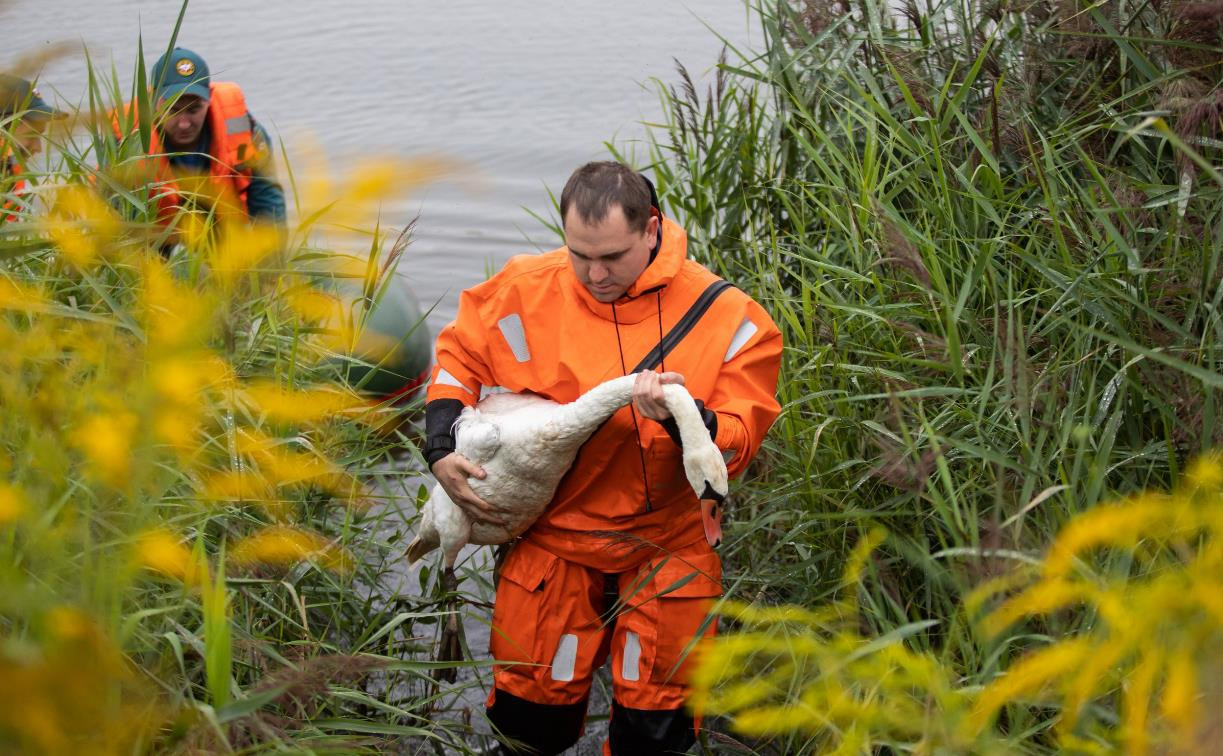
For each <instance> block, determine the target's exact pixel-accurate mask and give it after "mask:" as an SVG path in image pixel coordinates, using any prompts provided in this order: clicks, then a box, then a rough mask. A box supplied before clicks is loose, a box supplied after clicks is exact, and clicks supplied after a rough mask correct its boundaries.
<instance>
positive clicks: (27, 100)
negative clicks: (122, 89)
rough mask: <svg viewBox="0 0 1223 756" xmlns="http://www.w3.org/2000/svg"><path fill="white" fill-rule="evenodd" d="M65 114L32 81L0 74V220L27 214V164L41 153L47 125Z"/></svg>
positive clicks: (3, 221) (15, 218)
mask: <svg viewBox="0 0 1223 756" xmlns="http://www.w3.org/2000/svg"><path fill="white" fill-rule="evenodd" d="M67 116H68V114H67V113H64V112H62V111H60V110H56V109H55V108H53V107H52V106H50V105H48V104H47V101H46V100H44V99H43V98H42V95H41V94H39V92H38V89H37V88H35V86H34V83H33V82H31V81H29V80H27V79H23V78H20V77H18V76H13V75H11V74H0V203H2V204H0V223H5V222H13V221H16V220H18V217H19V216H18V214H19V213H28V211H29V206H28V203H27V202H26V199H27V197H28V192H29V189H30V179H29V177H28V176H27V175H26V164H27V162H28V161H29V160H30V158H32V157H34V156H35V155H37V154H38V153H40V152H42V143H43V140H44V139H45V133H46V130H47V125H48V124H49V123H50V122H51V121H54V120H58V119H61V118H66V117H67Z"/></svg>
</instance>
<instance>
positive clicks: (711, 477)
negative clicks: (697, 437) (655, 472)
mask: <svg viewBox="0 0 1223 756" xmlns="http://www.w3.org/2000/svg"><path fill="white" fill-rule="evenodd" d="M684 474H685V475H686V476H687V477H688V485H690V486H692V490H693V491H695V492H696V495H697V498H700V499H713V500H715V501H722V499H724V498H726V493H727V491H729V490H730V484H729V482H728V480H727V475H726V461H725V460H723V459H722V452H721V451H719V450H718V447H717V446H715V445H714V444H713V442H710V443H708V444H700V445H699V446H698V447H697V448H695V449H689V448H688V447H684Z"/></svg>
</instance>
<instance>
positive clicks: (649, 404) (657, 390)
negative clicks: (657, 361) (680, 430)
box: [633, 370, 684, 422]
mask: <svg viewBox="0 0 1223 756" xmlns="http://www.w3.org/2000/svg"><path fill="white" fill-rule="evenodd" d="M665 383H678V384H680V385H681V386H682V385H683V383H684V376H682V375H680V374H679V373H655V372H654V371H653V370H643V371H641V372H640V373H638V374H637V380H636V381H634V382H633V407H635V408H636V409H637V411H638V412H640V413H641V414H642V415H643V416H645V417H648V418H650V419H651V420H657V421H658V422H662V421H663V420H666V419H668V418H670V417H671V410H669V409H667V405H666V403H665V402H664V401H663V395H662V387H663V384H665Z"/></svg>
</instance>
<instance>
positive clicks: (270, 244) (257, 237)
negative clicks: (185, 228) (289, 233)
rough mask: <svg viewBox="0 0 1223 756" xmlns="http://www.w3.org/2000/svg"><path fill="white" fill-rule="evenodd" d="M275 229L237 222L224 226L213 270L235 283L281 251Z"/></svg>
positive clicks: (273, 227) (277, 231)
mask: <svg viewBox="0 0 1223 756" xmlns="http://www.w3.org/2000/svg"><path fill="white" fill-rule="evenodd" d="M280 244H281V237H280V231H279V230H278V229H277V228H276V227H275V226H270V225H251V224H245V223H235V224H229V225H226V226H225V230H224V232H223V234H222V236H221V240H220V243H218V244H217V246H216V249H215V250H214V252H213V254H212V256H211V263H212V270H213V272H214V273H215V274H216V275H217V277H218V278H220V279H221V280H222V281H232V280H233V279H234V278H236V277H237V276H239V275H241V274H243V273H245V272H247V271H249V270H250V269H251V268H252V267H254V266H255V265H257V264H258V263H259V262H261V261H262V260H263V259H264V258H265V257H267V256H268V255H270V254H272V253H273V252H275V251H276V250H277V249H279V247H280Z"/></svg>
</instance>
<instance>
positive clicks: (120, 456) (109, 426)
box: [72, 411, 137, 487]
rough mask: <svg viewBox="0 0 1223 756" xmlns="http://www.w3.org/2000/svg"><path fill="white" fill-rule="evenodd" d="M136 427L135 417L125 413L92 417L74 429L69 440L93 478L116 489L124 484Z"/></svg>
mask: <svg viewBox="0 0 1223 756" xmlns="http://www.w3.org/2000/svg"><path fill="white" fill-rule="evenodd" d="M136 426H137V418H136V416H135V415H134V414H132V413H131V412H125V411H118V412H110V413H105V414H95V415H92V416H90V417H88V418H86V419H85V420H84V422H82V423H81V424H80V425H79V426H77V429H76V430H75V431H73V433H72V439H73V441H74V443H75V444H76V446H77V448H79V449H80V450H81V451H82V452H83V453H84V454H85V458H86V459H87V460H88V462H89V466H90V468H91V470H92V472H93V474H94V476H95V477H97V478H98V479H100V480H103V481H105V482H107V483H109V484H111V485H113V486H116V487H121V486H123V485H124V484H125V483H126V482H127V479H128V476H129V475H130V473H131V453H132V443H133V440H134V437H135V435H136Z"/></svg>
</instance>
